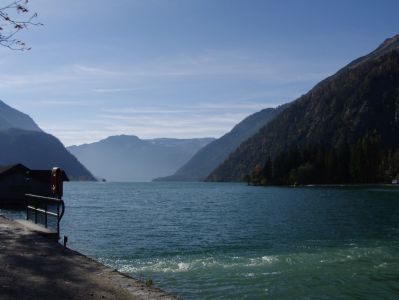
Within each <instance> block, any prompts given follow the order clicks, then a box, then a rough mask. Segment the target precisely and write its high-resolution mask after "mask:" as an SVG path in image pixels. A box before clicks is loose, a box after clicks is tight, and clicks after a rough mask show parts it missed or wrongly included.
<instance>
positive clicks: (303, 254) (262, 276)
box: [61, 182, 399, 299]
mask: <svg viewBox="0 0 399 300" xmlns="http://www.w3.org/2000/svg"><path fill="white" fill-rule="evenodd" d="M64 199H65V202H66V214H65V216H64V219H63V220H62V223H61V224H62V235H67V236H68V238H69V243H68V246H69V247H70V248H72V249H75V250H78V251H80V252H82V253H84V254H86V255H88V256H91V257H93V258H95V259H97V260H99V261H101V262H102V263H104V264H106V265H109V266H112V267H114V268H117V269H118V270H120V271H122V272H125V273H129V274H131V275H132V276H133V277H136V278H139V279H143V280H147V279H152V280H153V282H154V284H155V286H157V287H160V288H162V289H164V290H166V291H169V292H172V293H174V294H176V295H178V296H180V297H182V298H184V299H215V298H217V299H233V298H234V299H265V298H272V299H293V298H295V299H320V298H323V299H337V298H338V299H354V298H355V299H397V298H398V297H399V188H397V187H389V186H387V187H304V188H289V187H248V186H246V185H244V184H232V183H162V182H159V183H158V182H157V183H79V182H71V183H66V184H65V193H64Z"/></svg>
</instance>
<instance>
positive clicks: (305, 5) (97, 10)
mask: <svg viewBox="0 0 399 300" xmlns="http://www.w3.org/2000/svg"><path fill="white" fill-rule="evenodd" d="M8 2H10V0H0V3H1V4H6V3H8ZM29 8H30V10H31V12H37V13H38V15H39V17H38V19H37V20H38V21H40V22H42V23H43V24H44V25H43V26H38V27H31V28H29V29H28V30H26V31H24V32H21V33H20V35H19V36H18V37H19V38H21V39H23V40H24V41H25V42H26V43H27V44H28V45H29V46H30V47H32V50H30V51H25V52H19V51H10V50H8V49H5V48H0V99H1V100H3V101H4V102H6V103H7V104H9V105H10V106H12V107H14V108H16V109H18V110H21V111H23V112H25V113H27V114H29V115H30V116H31V117H32V118H33V119H34V120H35V121H36V123H38V125H39V126H40V127H41V128H42V129H43V130H45V131H46V132H48V133H50V134H53V135H55V136H56V137H58V138H59V139H60V140H61V141H62V142H63V143H64V144H65V145H66V146H69V145H73V144H82V143H90V142H95V141H98V140H100V139H103V138H105V137H107V136H111V135H119V134H128V135H137V136H139V137H140V138H160V137H169V138H196V137H220V136H222V135H223V134H225V133H227V132H228V131H230V130H231V129H232V127H233V126H234V125H235V124H237V123H238V122H239V121H241V120H242V119H243V118H245V117H246V116H248V115H250V114H252V113H254V112H256V111H259V110H261V109H263V108H267V107H276V106H278V105H280V104H283V103H286V102H290V101H293V100H295V99H296V98H297V97H299V96H301V95H302V94H304V93H306V92H307V91H308V90H309V89H311V88H312V87H313V86H314V85H315V84H316V83H317V82H319V81H320V80H322V79H324V78H325V77H327V76H329V75H332V74H334V73H335V72H336V71H337V70H338V69H340V68H341V67H343V66H344V65H346V64H347V63H349V62H350V61H351V60H353V59H355V58H357V57H359V56H362V55H365V54H367V53H368V52H370V51H372V50H374V49H375V48H376V47H377V46H378V45H379V44H380V43H382V42H383V41H384V40H385V39H386V38H388V37H391V36H393V35H395V34H397V33H399V18H398V17H397V12H398V11H399V1H397V0H379V1H371V0H334V1H332V0H330V1H327V0H326V1H323V0H303V1H297V0H279V1H269V0H113V1H109V0H85V1H82V0H64V1H61V0H30V2H29Z"/></svg>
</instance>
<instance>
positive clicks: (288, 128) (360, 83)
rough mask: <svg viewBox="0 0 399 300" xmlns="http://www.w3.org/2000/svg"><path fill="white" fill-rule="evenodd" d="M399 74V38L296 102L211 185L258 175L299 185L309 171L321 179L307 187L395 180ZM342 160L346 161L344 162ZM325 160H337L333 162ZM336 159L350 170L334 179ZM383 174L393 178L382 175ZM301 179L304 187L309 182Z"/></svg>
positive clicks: (212, 176) (231, 159)
mask: <svg viewBox="0 0 399 300" xmlns="http://www.w3.org/2000/svg"><path fill="white" fill-rule="evenodd" d="M398 73H399V35H396V36H394V37H393V38H391V39H387V40H386V41H385V42H384V43H383V44H381V45H380V46H379V47H378V48H377V49H376V50H375V51H373V52H371V53H370V54H368V55H365V56H363V57H360V58H359V59H355V60H354V61H352V62H351V63H349V64H348V65H347V66H345V67H344V68H342V69H340V70H339V71H338V72H337V73H335V74H334V75H332V76H330V77H328V78H326V79H325V80H322V81H321V82H320V83H318V84H317V85H315V87H314V88H312V89H311V90H310V91H309V92H308V93H306V94H305V95H303V96H301V97H300V98H298V99H297V100H295V101H294V102H292V104H291V105H290V106H289V107H288V108H287V109H286V110H284V111H283V112H282V113H281V114H280V115H279V116H278V117H277V118H275V119H274V120H273V121H271V122H270V123H269V124H267V125H266V126H264V127H263V128H262V129H261V130H260V131H259V133H258V134H256V135H255V136H253V137H251V138H250V139H249V140H247V141H246V142H245V143H243V144H241V145H240V147H238V149H237V150H236V151H235V152H234V153H232V154H231V156H230V157H229V159H228V160H226V161H225V162H224V163H223V164H222V165H220V166H219V167H218V168H217V169H216V170H215V171H214V172H212V174H210V175H209V176H208V178H207V180H209V181H242V180H244V179H245V180H248V178H251V177H252V178H257V179H256V180H258V183H260V182H261V181H263V182H264V183H267V182H268V181H269V183H272V184H275V183H280V184H288V183H295V180H294V179H295V178H296V179H298V173H301V172H302V173H301V174H305V173H306V172H308V177H309V178H313V179H312V180H313V182H306V183H345V182H375V181H386V180H388V177H389V176H395V174H394V173H395V172H397V171H395V170H396V169H395V168H396V167H395V166H394V165H395V164H396V158H395V155H396V154H395V153H396V152H395V151H396V149H397V147H398V145H397V144H395V132H397V130H399V128H398V126H399V125H398V122H399V88H398V83H399V74H398ZM396 140H397V138H396ZM396 143H397V142H396ZM373 147H374V148H373ZM377 148H378V153H377V152H372V150H371V149H374V150H373V151H377V150H375V149H377ZM345 151H347V153H346V154H344V153H343V152H345ZM341 152H342V153H341ZM366 153H368V154H367V155H366ZM370 153H372V155H375V159H374V162H373V165H369V166H368V167H369V169H368V170H367V169H364V168H365V167H364V166H361V163H360V162H359V161H358V157H365V159H366V160H367V156H371V154H370ZM382 153H383V154H382ZM284 155H285V157H286V159H285V158H284ZM312 156H314V157H312ZM316 156H317V157H318V158H317V159H318V161H317V159H316V158H315V157H316ZM287 157H288V158H290V159H291V161H288V158H287ZM337 157H341V158H342V159H343V160H341V162H340V161H339V160H337ZM323 159H324V160H328V161H330V162H329V163H328V164H327V163H326V162H325V161H324V162H323V161H322V160H323ZM344 159H345V160H346V162H345V161H344ZM369 160H370V161H371V160H372V159H369ZM381 160H384V161H385V163H386V164H389V166H388V167H389V170H388V169H387V168H388V167H384V166H382V164H383V162H382V161H381ZM331 161H334V162H335V163H336V164H337V165H339V164H340V163H341V164H344V165H345V168H346V169H345V170H343V169H342V170H334V172H335V174H334V176H332V175H331V174H324V173H323V172H327V171H328V172H330V171H331V170H330V169H334V167H333V166H332V165H331ZM377 162H378V163H377ZM363 163H364V165H365V166H366V165H367V163H366V162H363ZM370 164H371V162H370ZM376 165H378V168H380V169H378V170H377V169H376V168H377V166H376ZM283 166H284V167H283ZM284 168H285V169H284ZM384 168H385V169H384ZM279 169H284V170H279ZM382 169H384V172H386V175H383V174H382V173H381V172H382V171H381V170H382ZM359 170H362V172H363V173H364V174H367V176H368V177H367V176H366V177H367V178H366V177H365V176H362V174H361V173H362V172H360V171H359ZM370 170H373V172H375V174H376V176H374V177H373V174H371V173H372V172H371V171H370ZM277 171H278V172H280V171H281V172H280V173H281V174H280V175H279V176H280V177H279V178H276V177H274V178H273V176H272V174H273V172H274V173H278V172H277ZM312 172H313V173H312ZM334 172H332V173H334ZM343 172H344V173H345V174H344V173H343ZM398 172H399V171H398ZM330 173H331V172H330ZM388 173H389V174H390V175H389V176H388ZM309 174H313V175H309ZM315 174H318V176H319V178H317V176H315ZM290 176H291V177H290ZM312 176H313V177H312ZM299 177H300V176H299ZM267 178H269V179H267ZM289 178H291V179H289ZM301 180H302V181H304V180H303V176H302V178H301ZM305 181H306V180H305Z"/></svg>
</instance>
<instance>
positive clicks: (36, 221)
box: [35, 200, 37, 224]
mask: <svg viewBox="0 0 399 300" xmlns="http://www.w3.org/2000/svg"><path fill="white" fill-rule="evenodd" d="M35 224H37V200H36V201H35Z"/></svg>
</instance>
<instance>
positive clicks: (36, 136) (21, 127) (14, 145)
mask: <svg viewBox="0 0 399 300" xmlns="http://www.w3.org/2000/svg"><path fill="white" fill-rule="evenodd" d="M0 149H1V152H0V165H11V164H16V163H22V164H24V165H25V166H27V167H28V168H30V169H51V168H52V167H60V168H62V169H63V170H65V172H66V173H67V175H68V177H69V179H71V180H94V177H93V176H92V175H91V174H90V172H89V171H88V170H87V169H86V168H85V167H84V166H83V165H82V164H81V163H80V162H79V161H78V160H77V159H76V158H75V157H74V156H73V155H71V154H70V153H69V152H68V151H67V150H66V149H65V147H64V146H63V145H62V143H61V142H60V141H59V140H58V139H57V138H55V137H54V136H52V135H50V134H47V133H45V132H43V131H42V130H41V129H40V128H39V126H38V125H37V124H36V123H35V122H34V121H33V120H32V118H31V117H29V116H28V115H26V114H24V113H22V112H20V111H18V110H16V109H14V108H12V107H10V106H8V105H7V104H5V103H4V102H3V101H1V100H0Z"/></svg>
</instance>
